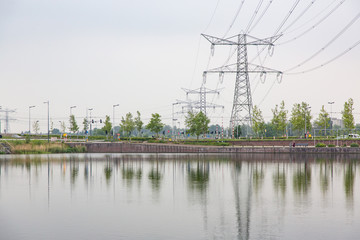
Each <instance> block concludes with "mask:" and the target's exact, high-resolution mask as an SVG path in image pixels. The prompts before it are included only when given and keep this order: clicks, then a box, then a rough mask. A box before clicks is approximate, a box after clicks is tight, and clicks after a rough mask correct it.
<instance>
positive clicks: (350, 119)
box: [341, 98, 355, 129]
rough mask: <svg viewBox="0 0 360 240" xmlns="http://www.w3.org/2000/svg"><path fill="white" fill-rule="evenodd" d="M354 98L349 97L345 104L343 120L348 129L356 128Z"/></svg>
mask: <svg viewBox="0 0 360 240" xmlns="http://www.w3.org/2000/svg"><path fill="white" fill-rule="evenodd" d="M353 106H354V100H353V99H352V98H349V100H348V101H347V102H345V104H344V110H343V111H342V112H341V113H342V120H343V121H344V126H345V128H347V129H354V128H355V122H354V115H353V110H354V107H353Z"/></svg>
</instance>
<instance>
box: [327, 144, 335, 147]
mask: <svg viewBox="0 0 360 240" xmlns="http://www.w3.org/2000/svg"><path fill="white" fill-rule="evenodd" d="M327 146H328V147H336V146H335V144H328V145H327Z"/></svg>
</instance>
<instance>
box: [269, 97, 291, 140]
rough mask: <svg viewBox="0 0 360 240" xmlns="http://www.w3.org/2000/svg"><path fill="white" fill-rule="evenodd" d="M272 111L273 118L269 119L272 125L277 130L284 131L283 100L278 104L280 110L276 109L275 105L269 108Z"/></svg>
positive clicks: (285, 111) (285, 118) (284, 114)
mask: <svg viewBox="0 0 360 240" xmlns="http://www.w3.org/2000/svg"><path fill="white" fill-rule="evenodd" d="M271 111H272V113H273V118H272V120H271V123H272V125H274V127H275V129H276V131H277V132H280V133H284V132H285V129H286V124H287V113H288V111H287V110H285V102H284V101H282V102H281V104H280V111H279V110H278V105H276V106H275V109H272V110H271Z"/></svg>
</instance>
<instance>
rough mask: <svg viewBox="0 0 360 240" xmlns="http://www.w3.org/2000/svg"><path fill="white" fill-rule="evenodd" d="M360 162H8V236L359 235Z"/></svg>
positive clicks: (4, 206)
mask: <svg viewBox="0 0 360 240" xmlns="http://www.w3.org/2000/svg"><path fill="white" fill-rule="evenodd" d="M359 160H360V157H359V156H330V155H327V156H326V155H325V156H319V155H317V156H311V155H262V154H259V155H177V154H166V155H157V154H143V155H128V154H127V155H125V154H76V155H30V156H29V155H27V156H0V239H4V240H12V239H14V240H15V239H16V240H18V239H21V240H22V239H36V240H38V239H86V240H89V239H327V240H328V239H360V211H359V210H360V184H359V183H360V176H359V173H360V170H359V162H360V161H359Z"/></svg>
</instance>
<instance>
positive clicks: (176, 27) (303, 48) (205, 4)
mask: <svg viewBox="0 0 360 240" xmlns="http://www.w3.org/2000/svg"><path fill="white" fill-rule="evenodd" d="M342 1H343V0H331V1H330V0H316V1H314V0H302V1H300V2H299V3H298V5H297V6H296V8H295V10H294V11H293V13H292V14H291V15H290V17H289V19H288V20H287V21H286V23H285V25H284V27H283V28H282V29H281V30H280V32H282V31H283V30H284V29H286V28H287V27H288V26H289V25H290V27H288V29H287V30H286V31H284V35H283V36H282V38H280V39H279V40H278V43H283V42H285V41H287V40H289V39H292V38H294V37H296V36H297V35H299V34H300V33H302V32H304V31H306V30H307V29H309V28H311V27H312V26H313V25H314V24H316V22H319V20H320V19H322V18H323V17H324V16H325V15H326V14H327V13H328V12H330V11H331V9H333V8H334V7H335V6H336V5H337V4H339V3H340V2H342ZM241 2H242V1H240V0H237V1H235V0H197V1H193V0H192V1H190V0H182V1H169V0H153V1H144V0H137V1H124V0H120V1H115V0H103V1H89V0H87V1H85V0H51V1H48V0H47V1H45V0H13V1H5V0H3V1H0V53H1V54H0V79H1V94H0V106H2V107H3V108H9V109H16V113H15V114H12V115H11V116H12V117H13V118H15V119H17V120H16V121H11V125H10V128H11V129H10V130H11V131H12V132H14V131H27V130H28V107H29V106H30V105H36V108H33V109H32V112H31V113H32V114H31V115H32V121H35V120H39V121H40V123H41V126H40V131H42V132H46V124H47V122H46V119H47V108H46V105H45V104H43V102H44V101H47V100H49V101H50V112H51V118H52V121H53V122H54V127H56V128H59V121H66V122H67V123H68V118H69V111H70V110H69V108H70V106H73V105H76V106H77V108H75V109H73V113H74V114H75V115H76V117H77V120H78V121H79V122H82V118H84V117H85V115H86V109H87V108H93V109H94V110H93V113H92V115H93V116H95V117H97V118H102V119H104V118H105V115H110V116H111V117H112V105H113V104H120V106H119V107H118V108H116V122H117V124H118V123H119V120H120V118H121V116H124V115H125V114H126V113H127V112H132V113H134V114H135V113H136V111H137V110H139V111H140V112H141V113H142V117H143V119H144V121H145V122H146V123H147V121H148V119H149V118H150V116H151V113H155V112H158V113H160V114H161V115H162V117H163V119H164V122H165V123H166V124H169V125H170V124H171V113H172V103H173V102H175V100H176V99H183V100H185V98H186V96H185V94H184V92H183V91H182V90H181V88H182V87H184V88H198V87H200V85H201V82H202V72H203V71H204V70H206V68H207V65H208V63H209V68H214V67H218V66H221V65H222V64H224V62H225V60H226V58H227V57H228V55H229V52H230V49H229V48H228V47H216V48H215V54H214V56H213V57H211V58H210V61H209V55H210V45H209V43H208V42H207V41H206V40H205V39H202V38H201V37H200V34H201V33H203V32H204V31H205V33H207V34H209V35H214V36H219V37H223V36H224V35H225V33H227V32H228V33H227V35H226V36H227V37H229V36H232V35H235V34H238V33H240V32H242V31H244V30H245V29H246V27H247V25H248V23H249V21H250V19H251V17H252V16H253V13H254V11H255V9H256V7H257V5H258V3H259V2H261V1H250V0H245V1H244V5H243V7H242V8H241V10H240V12H239V15H238V17H237V18H236V19H235V15H236V12H237V10H238V9H239V6H240V4H241ZM269 2H271V1H270V0H264V1H263V4H262V5H261V7H260V10H259V13H258V15H257V16H256V17H258V16H260V13H261V12H262V11H263V9H265V7H266V6H267V4H268V3H269ZM295 2H296V1H295V0H287V1H284V0H282V1H280V0H273V1H272V3H271V5H270V7H269V9H268V11H267V12H266V14H265V15H264V17H263V18H262V19H261V21H259V23H258V24H257V25H256V27H255V28H254V29H253V31H251V35H253V36H256V37H259V38H265V37H269V36H272V34H274V33H275V31H276V29H277V28H278V27H279V26H280V24H281V22H282V21H283V19H284V18H285V17H286V15H287V14H288V13H289V11H290V9H291V7H292V6H293V4H294V3H295ZM311 2H314V3H313V4H312V5H310V3H311ZM308 6H310V7H309V8H308V11H306V12H304V10H305V9H307V7H308ZM359 12H360V2H359V1H358V0H346V1H344V2H343V3H342V4H341V5H340V7H338V8H337V9H336V11H334V13H333V14H331V16H330V17H328V18H327V19H326V20H325V21H323V22H322V23H321V24H319V25H318V26H316V27H315V28H314V29H313V30H312V31H309V32H308V33H307V34H305V35H304V36H303V37H301V38H299V39H297V40H295V41H292V42H290V43H288V44H283V45H279V46H276V47H275V51H274V54H273V56H272V57H265V53H266V51H264V54H261V57H260V59H261V60H260V59H259V58H257V59H256V60H255V62H256V63H257V64H258V63H259V62H260V61H261V62H263V63H264V65H265V66H267V67H271V68H275V69H277V70H280V71H285V70H287V69H289V68H291V67H293V66H296V65H297V64H299V63H300V62H302V61H304V60H305V59H307V58H309V57H310V56H312V55H313V54H314V53H315V52H317V51H318V50H320V49H321V48H323V47H324V46H326V45H327V43H329V41H330V40H331V39H332V38H334V37H335V36H336V35H337V34H338V33H339V32H340V31H341V30H342V29H343V28H344V27H345V26H346V25H347V24H348V23H349V22H350V21H351V20H352V19H354V17H355V16H357V15H358V13H359ZM301 13H304V14H303V15H302V16H301V17H300V18H299V19H298V20H297V17H298V16H299V15H301ZM234 19H235V21H234V24H233V25H232V27H231V28H230V25H231V23H232V22H233V20H234ZM256 19H257V18H255V21H256ZM255 21H254V23H255ZM292 23H294V24H292ZM291 24H292V25H291ZM359 28H360V20H358V21H356V22H355V23H354V24H353V25H352V26H351V27H349V28H348V29H347V30H346V32H344V34H342V35H341V36H340V37H339V38H338V39H337V40H336V41H334V42H333V43H332V44H330V45H329V46H328V47H327V48H326V49H324V50H323V51H321V52H320V54H318V55H317V56H316V57H314V58H313V59H312V60H311V61H309V62H307V63H306V64H304V65H303V66H301V67H299V68H297V69H294V70H293V72H297V71H302V70H306V69H309V68H312V67H315V66H317V65H319V64H322V63H324V62H326V61H328V60H330V59H331V58H333V57H335V56H336V55H338V54H340V53H341V52H343V51H345V50H346V49H347V48H349V47H350V46H352V45H353V44H354V43H355V42H357V41H359V40H360V31H359ZM229 29H230V30H229ZM228 30H229V31H228ZM248 51H249V59H252V58H253V57H254V56H256V53H257V51H258V49H257V48H256V47H249V49H248ZM359 56H360V46H358V47H357V48H355V49H353V50H352V51H350V52H349V53H347V54H346V55H344V56H342V57H341V58H339V59H337V60H336V61H334V62H332V63H330V64H328V65H326V66H324V67H322V68H320V69H318V70H316V71H312V72H309V73H305V74H298V75H284V76H283V81H282V82H281V84H278V83H275V84H274V81H275V77H273V76H270V75H268V76H267V79H266V81H265V83H261V82H260V83H259V80H258V78H257V77H256V76H251V87H252V90H253V102H254V104H256V105H259V106H260V109H261V110H262V111H263V114H264V117H265V120H266V121H269V120H270V119H271V117H272V113H271V109H272V108H274V106H275V104H279V103H280V102H281V100H285V103H286V107H287V109H288V110H289V111H290V110H291V108H292V105H293V104H294V103H298V102H301V101H306V102H308V103H309V104H310V105H311V106H312V113H313V114H314V115H315V116H314V118H316V117H317V116H316V115H317V114H318V113H319V110H320V108H321V105H326V108H327V110H328V111H330V107H329V105H328V104H327V102H328V101H335V104H334V105H333V112H336V113H334V114H333V116H334V117H340V116H341V115H340V114H339V112H340V111H341V110H342V108H343V104H344V102H345V101H346V100H348V99H349V98H350V97H352V98H353V99H354V102H355V118H356V121H357V122H360V94H359V90H360V81H359V80H360V79H359V73H358V68H359V66H360V57H359ZM265 58H266V59H265ZM234 61H235V59H234V58H233V59H232V60H231V61H230V63H231V62H234ZM234 80H235V78H234V76H230V75H229V76H226V77H225V79H224V82H223V83H222V84H221V83H219V81H218V79H217V77H216V76H213V77H209V78H208V80H207V87H209V88H216V87H219V88H224V89H223V91H222V94H221V95H220V96H219V97H215V98H213V97H212V96H208V100H209V101H211V102H213V103H216V104H220V105H224V106H225V110H224V112H222V111H216V112H213V111H209V114H210V116H211V117H212V122H211V123H212V124H215V123H220V124H221V118H222V117H223V121H224V125H226V126H227V125H228V122H229V118H230V113H231V106H232V99H233V88H234ZM178 110H180V109H178ZM3 117H4V115H3V114H1V118H3ZM179 119H181V117H179ZM181 126H183V123H181ZM98 127H100V125H98ZM3 128H4V121H3V120H2V129H3Z"/></svg>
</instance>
